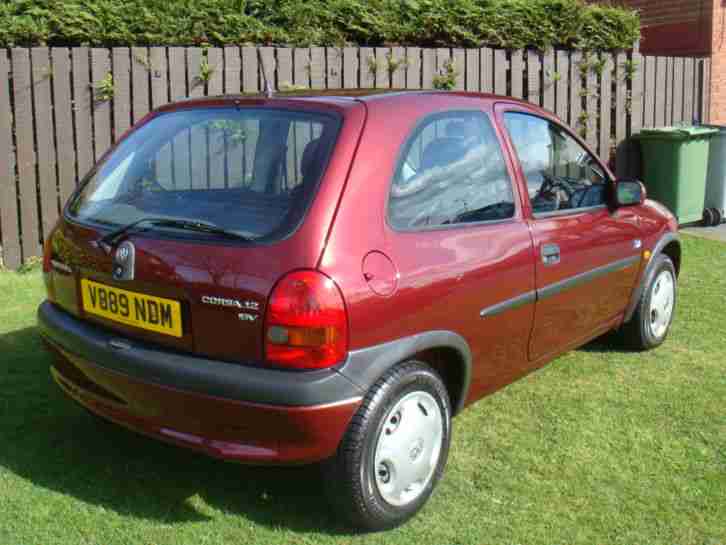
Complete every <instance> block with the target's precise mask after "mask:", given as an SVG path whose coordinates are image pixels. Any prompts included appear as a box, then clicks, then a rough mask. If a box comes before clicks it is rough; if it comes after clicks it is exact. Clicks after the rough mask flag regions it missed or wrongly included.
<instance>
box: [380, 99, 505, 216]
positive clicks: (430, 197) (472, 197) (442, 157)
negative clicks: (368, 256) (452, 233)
mask: <svg viewBox="0 0 726 545" xmlns="http://www.w3.org/2000/svg"><path fill="white" fill-rule="evenodd" d="M513 215H514V195H513V193H512V183H511V180H510V179H509V174H508V172H507V166H506V163H505V162H504V157H503V155H502V150H501V148H500V146H499V141H498V140H497V137H496V134H495V133H494V129H493V128H492V125H491V122H490V121H489V118H488V117H487V116H486V115H485V114H483V113H481V112H469V111H466V112H447V113H444V114H437V115H434V116H432V117H430V118H428V119H427V120H426V121H425V122H424V123H422V124H420V125H419V126H418V127H417V128H416V129H415V130H414V132H413V134H412V135H411V136H410V137H409V139H408V141H407V142H406V144H404V148H403V153H402V156H401V159H400V160H399V164H398V166H397V167H396V172H395V175H394V178H393V183H392V185H391V192H390V197H389V201H388V218H389V222H390V223H391V225H392V226H393V227H394V228H396V229H403V230H410V229H418V228H426V227H436V226H442V225H450V224H458V223H474V222H479V221H494V220H502V219H507V218H511V217H512V216H513Z"/></svg>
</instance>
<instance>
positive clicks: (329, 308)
mask: <svg viewBox="0 0 726 545" xmlns="http://www.w3.org/2000/svg"><path fill="white" fill-rule="evenodd" d="M347 352H348V316H347V314H346V310H345V303H344V302H343V295H342V294H341V293H340V290H339V289H338V286H337V285H336V284H335V282H333V281H332V280H331V279H330V278H328V277H327V276H325V275H324V274H322V273H320V272H318V271H295V272H292V273H289V274H288V275H286V276H285V277H283V278H282V280H280V281H279V282H278V283H277V285H276V286H275V288H274V289H273V290H272V295H270V302H269V304H268V305H267V314H266V317H265V357H266V359H267V361H268V362H269V363H272V364H275V365H279V366H282V367H289V368H295V369H320V368H323V367H330V366H332V365H335V364H336V363H339V362H341V361H343V360H344V359H345V357H346V355H347Z"/></svg>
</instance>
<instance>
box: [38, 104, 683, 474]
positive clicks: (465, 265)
mask: <svg viewBox="0 0 726 545" xmlns="http://www.w3.org/2000/svg"><path fill="white" fill-rule="evenodd" d="M233 101H237V102H239V103H240V105H241V106H243V107H266V108H294V109H298V110H299V109H311V110H325V111H334V112H336V113H337V114H339V115H340V116H342V118H343V125H342V130H341V134H340V137H339V140H338V143H337V144H336V147H335V149H334V152H333V155H332V158H331V160H330V163H329V165H328V168H327V170H326V172H325V174H324V176H323V179H322V181H321V184H320V187H319V190H318V194H317V196H316V197H315V199H314V201H313V203H312V205H311V208H310V210H309V212H308V214H307V216H306V218H305V220H304V222H303V223H302V225H301V226H300V228H299V229H298V230H297V231H296V232H295V233H294V234H293V235H292V236H290V237H289V238H287V239H285V240H283V241H280V242H278V243H275V244H272V245H266V246H257V247H239V246H235V245H232V244H224V245H221V244H220V245H210V244H194V243H189V242H180V241H174V240H162V239H158V238H154V237H153V236H150V235H149V234H144V235H131V236H130V238H131V240H133V242H134V244H135V245H136V248H137V257H136V261H137V269H136V280H134V281H131V282H123V283H119V282H116V281H114V280H113V279H112V278H111V258H110V257H109V256H107V255H106V254H105V253H104V252H103V251H102V250H101V249H100V248H98V247H97V246H96V245H95V244H94V241H96V240H97V239H98V238H99V236H100V235H101V233H99V232H97V231H95V230H94V229H90V228H88V227H84V226H80V225H75V224H72V223H71V222H69V221H67V220H62V221H61V222H60V224H59V226H58V228H57V230H56V232H55V234H54V238H53V244H52V247H53V251H54V254H55V255H56V256H57V259H59V260H61V261H63V262H64V263H66V264H67V265H69V266H70V267H71V268H72V269H73V270H74V271H77V272H74V273H73V274H71V275H68V274H66V273H63V272H61V271H58V270H52V271H51V272H50V273H48V275H47V282H48V284H49V298H50V299H51V300H53V301H54V302H55V303H56V304H58V305H59V306H61V307H62V308H64V309H65V310H67V311H68V312H70V313H72V314H74V315H75V316H77V317H79V318H81V319H84V320H89V321H97V322H100V323H101V325H103V326H104V327H107V328H110V329H113V330H115V331H118V332H119V333H120V334H121V335H125V336H128V337H133V338H139V339H143V340H146V341H151V342H153V343H156V344H158V345H161V346H167V347H169V348H172V349H175V350H180V351H184V352H188V353H193V354H197V355H200V356H204V357H208V358H214V359H219V360H224V361H229V362H232V363H235V362H237V363H239V362H257V363H258V364H261V365H264V364H265V362H264V361H263V358H264V355H263V350H262V349H263V342H262V339H263V330H262V328H263V320H258V321H257V322H253V323H241V322H240V321H239V320H237V319H236V315H235V314H234V313H229V312H224V311H222V310H221V309H220V308H218V307H213V306H206V305H203V304H201V303H200V299H201V296H202V295H214V296H217V297H228V298H234V299H240V300H241V299H244V300H254V301H257V302H259V304H260V306H261V308H262V309H263V310H264V305H265V304H266V301H267V298H268V296H269V294H270V291H271V289H272V287H273V286H274V284H275V282H277V281H278V280H279V279H280V277H281V276H282V275H284V274H285V273H287V272H289V271H291V270H294V269H300V268H310V269H315V268H317V269H318V270H320V271H322V272H323V273H325V274H326V275H328V276H329V277H330V278H332V279H333V280H334V281H335V282H336V283H337V285H338V286H339V287H340V289H341V292H342V293H343V296H344V298H345V304H346V307H347V312H348V322H349V349H350V350H356V349H362V348H366V347H370V346H373V345H378V344H381V343H385V342H388V341H392V340H396V339H399V338H402V337H406V336H409V335H414V334H417V333H419V332H422V331H430V330H450V331H454V332H456V333H458V334H460V335H461V336H463V337H464V339H465V340H466V341H467V342H468V344H469V346H470V349H471V352H472V356H473V363H474V365H473V371H472V377H471V378H472V380H471V387H470V389H469V391H468V392H467V394H466V401H467V403H471V402H473V401H475V400H477V399H479V398H481V397H483V396H484V395H486V394H488V393H491V392H493V391H495V390H497V389H499V388H501V387H503V386H505V385H507V384H509V383H511V382H512V381H514V380H516V379H517V378H518V377H520V376H522V375H524V374H526V373H528V372H530V371H531V370H533V369H535V368H538V367H540V366H542V365H543V364H545V363H546V362H547V361H550V360H551V359H553V358H554V357H556V356H557V355H559V354H561V353H562V352H564V351H566V350H569V349H571V348H573V347H575V346H577V345H580V344H583V343H585V342H587V341H588V340H590V339H592V338H594V337H596V336H598V335H600V334H602V333H604V332H606V331H607V330H609V329H611V328H613V327H616V326H617V325H619V323H620V322H621V321H622V320H623V316H624V312H625V309H626V306H627V305H628V302H629V300H630V297H631V294H632V292H633V290H634V287H635V286H636V283H637V282H638V281H639V279H640V276H641V273H642V269H643V263H644V261H643V259H640V260H639V261H637V262H636V263H635V264H634V265H632V266H630V267H627V268H625V269H622V270H620V271H618V272H616V273H613V274H608V275H604V276H600V277H598V278H597V279H596V280H594V281H592V282H589V283H586V284H583V285H580V286H577V287H575V288H573V289H570V290H567V291H564V292H562V293H560V294H558V295H556V296H554V297H551V298H548V299H546V300H544V301H541V302H538V303H534V302H532V303H530V304H526V305H524V306H521V307H519V308H516V309H513V310H511V311H508V312H504V313H501V314H498V315H495V316H492V317H489V318H487V319H486V321H483V320H482V318H480V316H479V312H480V310H481V309H482V308H486V307H489V306H492V305H495V304H497V303H500V302H502V301H505V300H508V299H511V298H513V297H516V296H519V295H522V294H525V293H527V292H532V291H533V290H535V289H537V288H540V287H542V286H546V285H549V284H552V283H554V282H557V281H559V280H562V279H564V278H568V277H572V276H574V275H577V274H579V273H582V272H584V271H587V270H591V269H593V268H596V267H599V266H601V265H607V264H608V263H611V262H613V261H617V260H620V259H624V258H627V257H632V256H638V257H640V256H641V252H643V251H644V250H649V249H652V248H653V247H654V245H655V244H656V242H657V240H658V239H659V238H660V237H661V236H662V235H663V234H664V233H665V232H667V231H673V230H675V228H676V225H675V220H674V219H673V218H672V217H671V216H670V215H668V214H667V213H665V212H664V211H663V209H662V207H660V206H659V205H657V204H654V203H650V202H646V203H645V204H643V205H640V206H636V207H629V208H621V209H617V210H609V209H599V210H595V211H589V212H582V213H576V214H570V215H566V216H558V217H552V218H549V219H538V220H534V218H533V216H532V210H531V208H530V204H529V199H528V198H527V197H526V195H527V193H526V183H525V180H524V177H523V174H522V172H521V170H520V168H519V165H518V162H517V159H516V156H515V154H514V153H513V148H512V146H511V143H510V142H509V140H508V136H507V134H506V131H505V130H504V129H503V123H502V119H501V114H502V112H503V111H506V110H523V111H527V112H530V113H534V114H536V115H539V116H542V117H546V118H549V119H555V118H554V117H553V116H552V115H551V114H549V113H547V112H545V111H543V110H541V109H539V108H537V107H534V106H532V105H530V104H525V103H522V102H519V101H515V100H512V99H507V98H501V97H494V96H490V95H472V94H465V93H419V94H406V93H402V94H390V95H386V96H378V97H375V98H370V99H365V100H353V99H342V98H335V97H317V98H296V99H292V98H290V99H282V98H279V99H240V98H235V97H230V98H222V99H207V100H196V101H189V102H184V103H180V104H176V105H170V106H166V107H164V108H162V110H163V111H168V110H172V109H179V108H196V107H200V106H207V107H210V106H211V107H214V106H224V105H229V104H231V103H232V102H233ZM468 109H472V110H480V111H483V112H485V113H487V114H488V115H489V116H490V117H491V119H492V121H493V123H494V125H495V130H496V132H497V135H498V137H499V139H500V143H501V145H502V148H503V150H504V152H505V157H506V161H507V165H508V168H509V172H510V176H511V178H512V180H513V182H514V183H515V197H516V199H515V200H516V213H515V217H514V218H513V219H512V220H511V221H506V222H501V223H497V224H492V225H477V226H462V227H458V228H449V229H439V230H427V231H421V232H406V233H401V232H396V231H394V230H393V229H392V228H391V227H390V226H389V225H388V224H387V222H386V218H385V216H386V213H385V210H386V199H387V195H388V189H389V184H390V180H391V177H392V173H393V170H394V166H395V164H396V161H397V159H398V156H399V152H400V149H401V146H402V144H403V143H404V141H405V140H406V138H407V136H408V135H409V134H410V133H411V131H412V129H413V128H414V126H415V125H416V123H417V122H418V121H419V120H421V118H422V117H424V116H426V115H428V114H431V113H434V112H439V111H444V110H468ZM153 115H155V114H154V113H152V114H150V116H147V118H146V119H149V118H150V117H151V116H153ZM578 140H579V139H578ZM601 166H602V168H603V169H604V170H605V171H606V172H608V173H609V171H608V170H607V167H606V165H604V164H602V165H601ZM610 176H612V174H610ZM635 239H640V240H642V248H641V249H634V246H633V241H634V240H635ZM548 242H556V243H557V244H559V246H560V248H561V252H562V266H561V267H556V268H546V267H543V266H542V265H541V259H540V254H539V251H540V247H541V245H542V244H544V243H548ZM371 252H375V254H373V255H372V256H371ZM366 256H368V259H366ZM376 274H378V275H382V276H384V277H383V278H376ZM81 277H88V278H91V279H94V280H98V281H100V282H104V283H108V284H111V285H118V286H119V287H123V288H124V289H127V290H133V291H139V292H145V293H151V294H154V295H159V296H162V297H168V298H173V299H177V300H179V301H181V302H182V305H183V306H184V307H185V315H186V316H189V317H190V319H188V320H187V321H186V322H185V327H184V335H183V337H182V338H181V339H174V338H172V337H166V336H163V335H159V334H155V333H145V332H142V331H139V330H137V329H130V328H127V327H125V326H120V325H118V324H114V323H107V322H104V321H103V320H101V319H98V318H92V317H90V316H86V315H84V313H83V312H82V310H81V309H80V301H79V291H78V285H79V280H80V278H81ZM59 357H60V358H61V360H62V361H64V362H65V363H63V364H56V366H55V368H54V376H55V378H56V380H57V381H58V382H59V384H61V386H62V387H63V389H64V390H65V391H66V392H67V393H68V394H69V395H71V396H72V397H74V398H75V399H76V400H77V401H79V402H80V403H82V404H84V405H85V406H87V407H88V408H89V409H91V410H93V411H95V412H98V413H100V414H102V415H103V416H105V417H107V418H110V419H112V420H114V421H116V422H118V423H120V424H123V425H125V426H128V427H130V428H133V429H135V430H138V431H140V432H143V433H147V434H151V435H154V436H156V437H159V438H162V439H164V440H167V441H172V442H176V443H178V444H181V445H184V446H188V447H192V448H197V449H200V450H203V451H205V452H208V453H210V454H214V455H216V456H220V457H224V458H231V459H235V460H245V461H255V462H262V461H265V462H268V461H276V462H310V461H315V460H320V459H322V458H325V457H327V456H329V455H331V454H332V453H333V452H334V451H335V448H336V446H337V444H338V442H339V440H340V438H341V436H342V434H343V432H344V430H345V428H346V426H347V424H348V422H349V420H350V418H351V416H352V415H353V414H354V412H355V410H356V408H357V406H358V404H359V400H354V401H350V402H346V403H343V404H341V405H326V406H319V407H305V408H295V409H293V408H290V407H273V406H259V405H254V404H249V403H245V402H244V400H241V401H240V402H232V401H228V400H220V399H214V398H209V397H204V396H199V395H192V394H189V393H185V392H180V391H177V390H174V389H172V388H164V387H160V386H154V385H150V384H145V383H142V382H140V381H138V380H133V379H130V378H129V377H126V376H124V375H120V374H118V373H113V372H110V371H105V370H103V369H101V368H99V367H97V366H95V365H94V364H93V363H91V362H86V361H83V360H81V359H79V358H75V357H68V355H66V357H64V356H62V355H61V356H59ZM68 365H71V366H73V368H75V369H76V370H77V371H78V372H80V373H81V375H82V376H85V377H86V378H87V379H89V380H90V381H91V382H93V383H96V384H98V385H99V386H101V387H103V388H105V389H106V390H109V391H111V392H113V393H114V395H116V396H118V397H119V398H121V399H122V400H123V401H124V403H123V404H118V405H114V404H113V403H111V402H110V401H109V400H108V399H107V398H104V397H103V396H101V397H99V396H98V395H94V394H93V393H92V392H91V391H90V390H89V389H88V388H84V387H83V385H82V384H79V383H78V380H77V381H75V382H74V378H73V376H70V375H73V374H74V373H75V372H76V371H74V370H73V368H69V367H68ZM79 380H80V381H81V382H83V380H82V379H79ZM89 388H91V387H90V386H89Z"/></svg>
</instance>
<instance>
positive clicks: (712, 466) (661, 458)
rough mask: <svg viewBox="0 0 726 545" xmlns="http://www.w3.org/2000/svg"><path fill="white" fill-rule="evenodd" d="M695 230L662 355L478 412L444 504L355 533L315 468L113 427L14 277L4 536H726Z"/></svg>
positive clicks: (4, 289) (598, 353)
mask: <svg viewBox="0 0 726 545" xmlns="http://www.w3.org/2000/svg"><path fill="white" fill-rule="evenodd" d="M684 238H685V240H684V266H683V272H682V275H681V282H680V289H681V291H680V301H679V306H678V308H677V311H676V312H677V315H676V321H675V324H674V326H673V330H672V335H671V337H670V338H669V340H668V341H667V342H666V343H665V344H664V345H663V346H662V347H661V348H659V349H658V350H655V351H653V352H650V353H646V354H636V353H628V352H623V351H620V350H619V349H617V348H615V347H614V346H611V345H609V344H607V343H603V342H598V343H594V344H591V345H589V346H587V347H585V348H583V349H581V350H577V351H575V352H572V353H570V354H568V355H566V356H564V357H561V358H559V359H558V360H557V361H556V362H554V363H553V364H552V365H550V366H548V367H546V368H545V369H543V370H541V371H539V372H537V373H534V374H532V375H530V376H529V377H527V378H526V379H523V380H521V381H519V382H518V383H516V384H514V385H512V386H510V387H508V388H506V389H505V390H503V391H501V392H499V393H497V394H495V395H493V396H491V397H489V398H487V399H485V400H483V401H481V402H479V403H478V404H477V405H475V406H473V407H471V408H469V409H468V410H467V411H465V412H464V413H463V414H462V415H461V416H460V417H458V418H457V419H456V420H455V421H454V437H453V443H452V452H451V456H450V459H449V465H448V469H447V472H446V474H445V475H444V479H443V480H442V481H441V483H440V485H439V487H438V489H437V491H436V493H435V494H434V496H433V498H432V499H431V501H430V502H429V504H428V506H427V507H426V508H425V509H424V511H423V512H422V513H421V514H420V515H419V516H418V517H417V518H415V519H414V520H413V521H411V522H410V523H409V524H407V525H405V526H404V527H402V528H400V529H397V530H394V531H391V532H388V533H385V534H375V535H354V534H350V533H347V532H346V531H345V530H344V529H343V528H341V526H340V525H339V523H338V522H337V521H336V520H335V518H334V517H333V516H332V515H331V514H330V513H329V510H328V508H327V507H326V504H325V502H324V501H323V499H322V488H321V485H320V482H319V480H318V475H317V472H316V470H315V469H310V468H297V469H271V468H249V467H244V466H239V465H232V464H226V463H223V462H218V461H215V460H211V459H207V458H205V457H203V456H201V455H197V454H193V453H189V452H186V451H184V450H181V449H177V448H174V447H171V446H167V445H163V444H159V443H157V442H154V441H152V440H149V439H145V438H142V437H138V436H136V435H134V434H132V433H130V432H127V431H125V430H122V429H117V428H116V427H114V426H111V425H107V424H104V423H102V422H97V421H96V420H95V419H94V418H92V417H91V416H89V415H88V414H86V413H85V412H84V411H83V410H82V409H80V408H79V407H77V406H76V405H75V404H73V403H72V402H71V401H69V400H67V399H65V398H64V396H63V395H62V394H61V392H60V391H59V390H58V388H57V387H56V386H55V385H54V384H53V383H52V382H51V379H50V377H49V375H48V365H49V363H50V360H49V358H48V356H47V355H46V354H45V353H44V352H43V350H42V347H41V344H40V342H39V339H38V335H37V333H36V330H35V328H34V323H35V308H36V306H37V305H38V303H40V301H41V300H42V298H43V289H42V281H41V277H40V275H39V273H37V272H31V273H26V274H22V275H19V274H14V273H0V392H1V393H0V544H2V545H15V544H23V545H29V544H53V543H67V544H74V545H77V544H85V543H94V544H96V543H97V544H104V545H108V544H124V545H127V544H131V543H133V544H167V543H189V544H194V545H197V544H203V543H244V544H258V543H259V544H272V543H275V544H277V543H281V544H302V543H338V544H351V543H361V542H363V543H400V544H406V545H410V544H416V545H423V544H428V543H431V544H447V545H448V544H494V543H507V544H526V545H532V544H560V543H561V544H565V543H566V544H575V543H581V544H586V545H596V544H616V543H622V544H627V545H636V544H637V545H641V544H649V543H659V544H664V545H665V544H668V545H687V544H704V545H726V361H725V359H726V320H725V319H724V316H726V245H724V244H721V243H718V242H712V241H707V240H699V239H695V238H690V237H684Z"/></svg>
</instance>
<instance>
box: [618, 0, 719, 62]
mask: <svg viewBox="0 0 726 545" xmlns="http://www.w3.org/2000/svg"><path fill="white" fill-rule="evenodd" d="M714 2H717V3H718V4H719V5H720V0H619V1H618V2H617V3H618V4H622V5H624V6H627V7H631V8H633V9H637V10H638V11H639V12H640V18H641V21H642V24H643V29H642V32H643V39H642V42H641V49H642V51H643V53H644V54H646V55H704V54H708V53H710V51H711V46H712V41H711V15H712V8H713V3H714Z"/></svg>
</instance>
